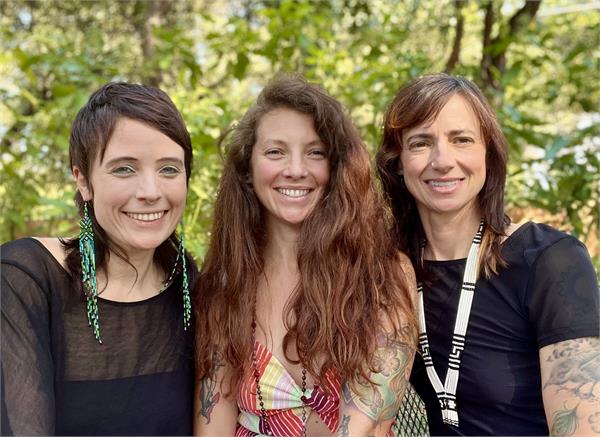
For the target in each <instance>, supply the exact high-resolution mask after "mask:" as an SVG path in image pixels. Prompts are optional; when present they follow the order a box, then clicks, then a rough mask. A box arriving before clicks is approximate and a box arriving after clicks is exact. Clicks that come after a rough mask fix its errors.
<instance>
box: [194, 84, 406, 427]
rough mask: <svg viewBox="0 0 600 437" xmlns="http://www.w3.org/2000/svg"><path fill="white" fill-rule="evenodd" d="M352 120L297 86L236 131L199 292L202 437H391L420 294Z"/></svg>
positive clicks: (273, 94)
mask: <svg viewBox="0 0 600 437" xmlns="http://www.w3.org/2000/svg"><path fill="white" fill-rule="evenodd" d="M385 217H386V214H385V213H384V210H383V207H382V203H381V201H380V199H379V196H378V194H377V191H376V189H375V187H374V183H373V179H372V177H371V171H370V166H369V158H368V154H367V151H366V149H365V147H364V144H363V143H362V141H361V139H360V137H359V134H358V132H357V130H356V129H355V128H354V126H353V125H352V123H351V121H350V119H349V118H348V117H347V116H346V115H345V114H344V111H343V109H342V106H341V105H340V104H339V103H338V102H337V101H336V100H335V99H333V98H332V97H331V96H329V95H328V94H327V93H326V92H325V91H324V90H323V89H321V88H320V87H319V86H316V85H313V84H310V83H308V82H306V81H305V80H304V79H303V78H301V77H299V76H294V75H292V76H290V75H286V76H282V77H279V78H277V79H275V80H274V81H272V82H271V83H269V84H268V85H267V86H266V87H265V88H264V90H263V91H262V92H261V94H260V95H259V97H258V99H257V102H256V104H254V105H253V106H252V107H251V108H250V109H249V110H248V111H247V112H246V114H245V115H244V116H243V117H242V119H241V121H240V122H239V124H238V125H237V127H236V128H235V129H234V132H233V137H232V139H231V141H230V142H229V143H228V145H227V148H226V161H225V167H224V170H223V176H222V178H221V183H220V188H219V194H218V197H217V201H216V205H215V217H214V225H213V230H212V234H211V238H212V239H211V243H210V247H209V250H208V253H207V256H206V259H205V262H204V266H203V268H202V272H201V278H200V279H199V281H198V284H199V285H198V288H197V291H198V294H197V301H196V305H195V312H196V316H197V329H198V332H199V333H202V335H199V336H198V341H197V358H198V359H197V378H198V379H199V381H200V383H199V384H198V393H197V400H198V408H197V410H198V416H197V417H196V432H197V433H199V434H200V435H211V436H216V435H227V436H230V435H234V434H235V435H237V436H254V435H265V434H266V435H277V436H300V435H331V434H332V433H334V432H338V433H339V434H340V435H352V436H360V435H367V434H368V435H380V436H383V435H385V434H386V433H387V432H388V430H389V429H390V427H391V425H392V422H393V420H394V416H395V413H396V411H397V410H398V407H399V404H400V401H401V399H402V394H403V392H404V389H405V387H406V383H407V378H408V375H409V372H410V367H411V364H412V359H413V353H414V348H415V345H416V336H415V334H416V318H415V315H414V314H415V313H414V312H413V311H414V310H413V309H414V302H416V301H414V297H416V293H415V282H414V277H413V271H412V267H411V266H410V263H408V261H407V260H406V257H405V256H404V255H402V254H401V253H400V252H398V251H397V249H395V247H394V244H393V242H392V240H391V238H389V236H388V231H387V226H386V218H385Z"/></svg>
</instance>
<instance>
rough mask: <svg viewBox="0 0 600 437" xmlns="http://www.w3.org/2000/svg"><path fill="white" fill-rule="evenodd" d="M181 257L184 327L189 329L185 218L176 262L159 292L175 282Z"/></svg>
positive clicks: (189, 305) (190, 308)
mask: <svg viewBox="0 0 600 437" xmlns="http://www.w3.org/2000/svg"><path fill="white" fill-rule="evenodd" d="M180 259H181V274H182V276H183V278H182V284H181V288H182V292H183V329H184V330H186V331H187V328H189V327H190V320H191V315H192V304H191V302H190V281H189V279H188V274H187V259H186V257H185V227H184V225H183V219H182V220H181V236H180V237H179V246H178V247H177V256H176V257H175V263H174V264H173V269H172V270H171V273H170V274H169V277H168V278H167V280H166V281H165V284H164V285H163V286H162V288H161V289H160V290H159V293H162V292H163V291H165V290H166V289H167V288H169V287H170V286H171V284H172V283H173V278H175V274H176V273H177V266H178V265H179V260H180Z"/></svg>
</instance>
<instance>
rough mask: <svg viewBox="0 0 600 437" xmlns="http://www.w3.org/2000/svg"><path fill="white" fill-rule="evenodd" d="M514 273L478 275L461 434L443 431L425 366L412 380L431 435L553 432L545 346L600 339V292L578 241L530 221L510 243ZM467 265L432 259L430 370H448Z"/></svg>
mask: <svg viewBox="0 0 600 437" xmlns="http://www.w3.org/2000/svg"><path fill="white" fill-rule="evenodd" d="M502 255H503V257H504V259H505V260H506V261H507V262H508V267H507V268H505V269H502V270H501V271H500V272H499V274H498V275H497V276H493V277H492V278H490V279H489V280H486V279H484V278H480V279H479V280H478V281H477V284H476V287H475V295H474V298H473V306H472V309H471V316H470V318H469V325H468V327H467V334H466V339H465V348H464V351H463V354H462V360H461V365H460V376H459V380H458V386H457V392H456V396H457V400H456V403H457V406H458V415H459V420H460V427H458V428H456V427H453V426H450V425H445V424H443V423H442V420H441V411H440V406H439V402H438V400H437V398H436V395H435V392H434V390H433V388H432V386H431V384H430V383H429V380H428V378H427V374H426V370H425V366H424V364H423V360H422V359H421V357H420V356H419V355H417V358H416V359H415V364H414V367H413V372H412V376H411V382H412V383H413V385H414V387H415V389H416V390H417V392H418V393H419V395H420V396H421V398H422V399H423V401H424V402H425V404H426V406H427V414H428V419H429V430H430V432H431V435H548V426H547V424H546V415H545V412H544V405H543V401H542V387H541V375H540V363H539V350H540V348H542V347H544V346H547V345H550V344H554V343H558V342H560V341H564V340H570V339H575V338H580V337H590V336H597V335H598V333H599V332H600V294H599V292H598V282H597V278H596V275H595V272H594V268H593V266H592V263H591V262H590V258H589V255H588V253H587V250H586V248H585V246H584V245H583V244H581V243H580V242H579V241H578V240H577V239H575V238H574V237H572V236H569V235H567V234H565V233H563V232H560V231H557V230H556V229H553V228H551V227H549V226H546V225H542V224H536V223H526V224H524V225H522V226H521V227H520V228H519V229H517V230H516V231H515V233H513V234H512V235H511V236H510V237H509V238H508V239H507V240H506V241H505V242H504V244H503V246H502ZM465 263H466V260H465V259H461V260H452V261H426V267H427V268H428V269H429V270H430V271H431V272H432V273H433V274H434V275H435V277H436V278H437V279H436V280H435V281H434V282H433V284H432V286H431V287H429V288H426V289H425V290H424V294H423V298H424V304H425V322H426V324H427V336H428V340H429V346H430V351H431V356H432V360H433V365H434V367H435V369H436V371H437V374H438V376H439V377H440V379H441V380H442V381H444V379H445V377H446V372H447V369H448V355H449V354H450V350H451V343H452V333H453V331H454V324H455V321H456V313H457V309H458V300H459V297H460V288H461V283H462V277H463V273H464V269H465Z"/></svg>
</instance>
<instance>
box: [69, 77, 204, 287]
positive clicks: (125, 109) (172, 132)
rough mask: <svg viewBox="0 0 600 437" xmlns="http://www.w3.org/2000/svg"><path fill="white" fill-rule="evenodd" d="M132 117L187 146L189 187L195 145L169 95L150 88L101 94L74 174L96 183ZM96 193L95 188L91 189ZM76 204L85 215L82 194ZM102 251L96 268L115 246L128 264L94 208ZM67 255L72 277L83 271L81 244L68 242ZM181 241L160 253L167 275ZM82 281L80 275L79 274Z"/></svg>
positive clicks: (76, 146)
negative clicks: (93, 177) (98, 164)
mask: <svg viewBox="0 0 600 437" xmlns="http://www.w3.org/2000/svg"><path fill="white" fill-rule="evenodd" d="M122 118H128V119H131V120H136V121H139V122H142V123H144V124H146V125H148V126H149V127H151V128H153V129H156V130H158V131H159V132H161V133H163V134H164V135H166V136H168V137H169V138H170V139H171V140H173V141H174V142H175V143H177V144H178V145H180V146H181V148H182V149H183V151H184V166H185V170H186V183H187V182H189V178H190V175H191V171H192V159H193V157H192V140H191V138H190V134H189V132H188V130H187V128H186V126H185V122H184V121H183V117H182V116H181V114H180V113H179V110H178V109H177V107H176V106H175V104H174V103H173V102H172V101H171V99H170V98H169V96H168V95H167V94H166V93H165V92H164V91H162V90H160V89H158V88H155V87H151V86H145V85H139V84H133V83H126V82H109V83H107V84H105V85H103V86H101V87H100V88H99V89H98V90H96V91H95V92H94V93H93V94H92V95H91V96H90V98H89V100H88V102H87V103H86V104H85V105H84V106H83V107H82V108H81V109H80V110H79V112H78V114H77V116H76V117H75V120H74V121H73V126H72V128H71V137H70V141H69V160H70V166H71V169H72V168H73V167H75V166H76V167H77V168H79V170H80V172H81V174H82V175H83V177H84V178H85V179H86V181H88V183H89V181H90V172H91V169H92V167H93V164H94V161H95V160H96V159H99V160H100V161H102V159H103V158H104V153H105V151H106V146H107V145H108V142H109V141H110V138H111V136H112V134H113V132H114V129H115V126H116V125H117V122H118V121H119V120H120V119H122ZM90 190H91V191H92V192H93V187H92V186H91V184H90ZM75 203H76V204H77V207H78V209H79V213H80V215H83V206H84V201H83V198H82V197H81V194H80V193H79V191H77V193H76V194H75ZM88 211H89V212H90V218H91V220H92V226H93V230H94V240H95V249H96V269H100V268H102V267H103V266H104V264H105V262H106V259H107V256H108V253H109V252H108V250H109V247H110V249H112V250H113V251H114V252H115V253H116V254H117V256H119V257H121V258H123V259H125V260H127V257H126V255H125V253H124V252H123V250H122V249H121V248H119V247H117V246H116V245H115V244H114V243H112V242H111V241H110V240H109V238H108V236H107V235H106V233H105V232H104V230H103V229H102V228H101V227H100V225H99V224H98V222H97V221H96V217H95V215H94V210H93V206H92V205H91V204H90V205H89V206H88ZM63 245H64V246H65V250H66V251H67V266H68V268H69V270H70V271H71V273H72V274H73V273H78V272H80V269H81V266H80V261H79V253H78V250H75V249H77V247H78V239H76V238H75V239H70V240H64V241H63ZM178 245H179V238H178V237H177V234H176V232H173V233H172V234H171V236H170V237H169V238H168V239H167V240H166V241H164V242H163V243H162V244H161V245H160V246H159V247H158V248H157V250H156V251H155V254H154V257H155V259H156V261H157V262H158V264H159V265H160V266H161V268H163V269H164V270H165V271H169V270H170V269H171V268H172V265H173V263H174V262H175V257H176V255H177V247H178ZM74 276H75V277H74V280H75V281H77V280H79V279H78V276H79V275H78V274H77V275H74Z"/></svg>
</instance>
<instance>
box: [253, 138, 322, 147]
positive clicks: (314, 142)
mask: <svg viewBox="0 0 600 437" xmlns="http://www.w3.org/2000/svg"><path fill="white" fill-rule="evenodd" d="M262 144H263V145H265V146H268V145H270V144H275V145H278V146H287V145H288V143H286V142H285V141H283V140H278V139H275V138H267V139H266V140H265V141H263V143H262ZM317 145H320V146H325V143H324V142H323V141H322V140H321V139H320V138H317V139H315V140H312V141H309V142H308V143H305V144H303V146H305V147H310V146H317Z"/></svg>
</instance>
